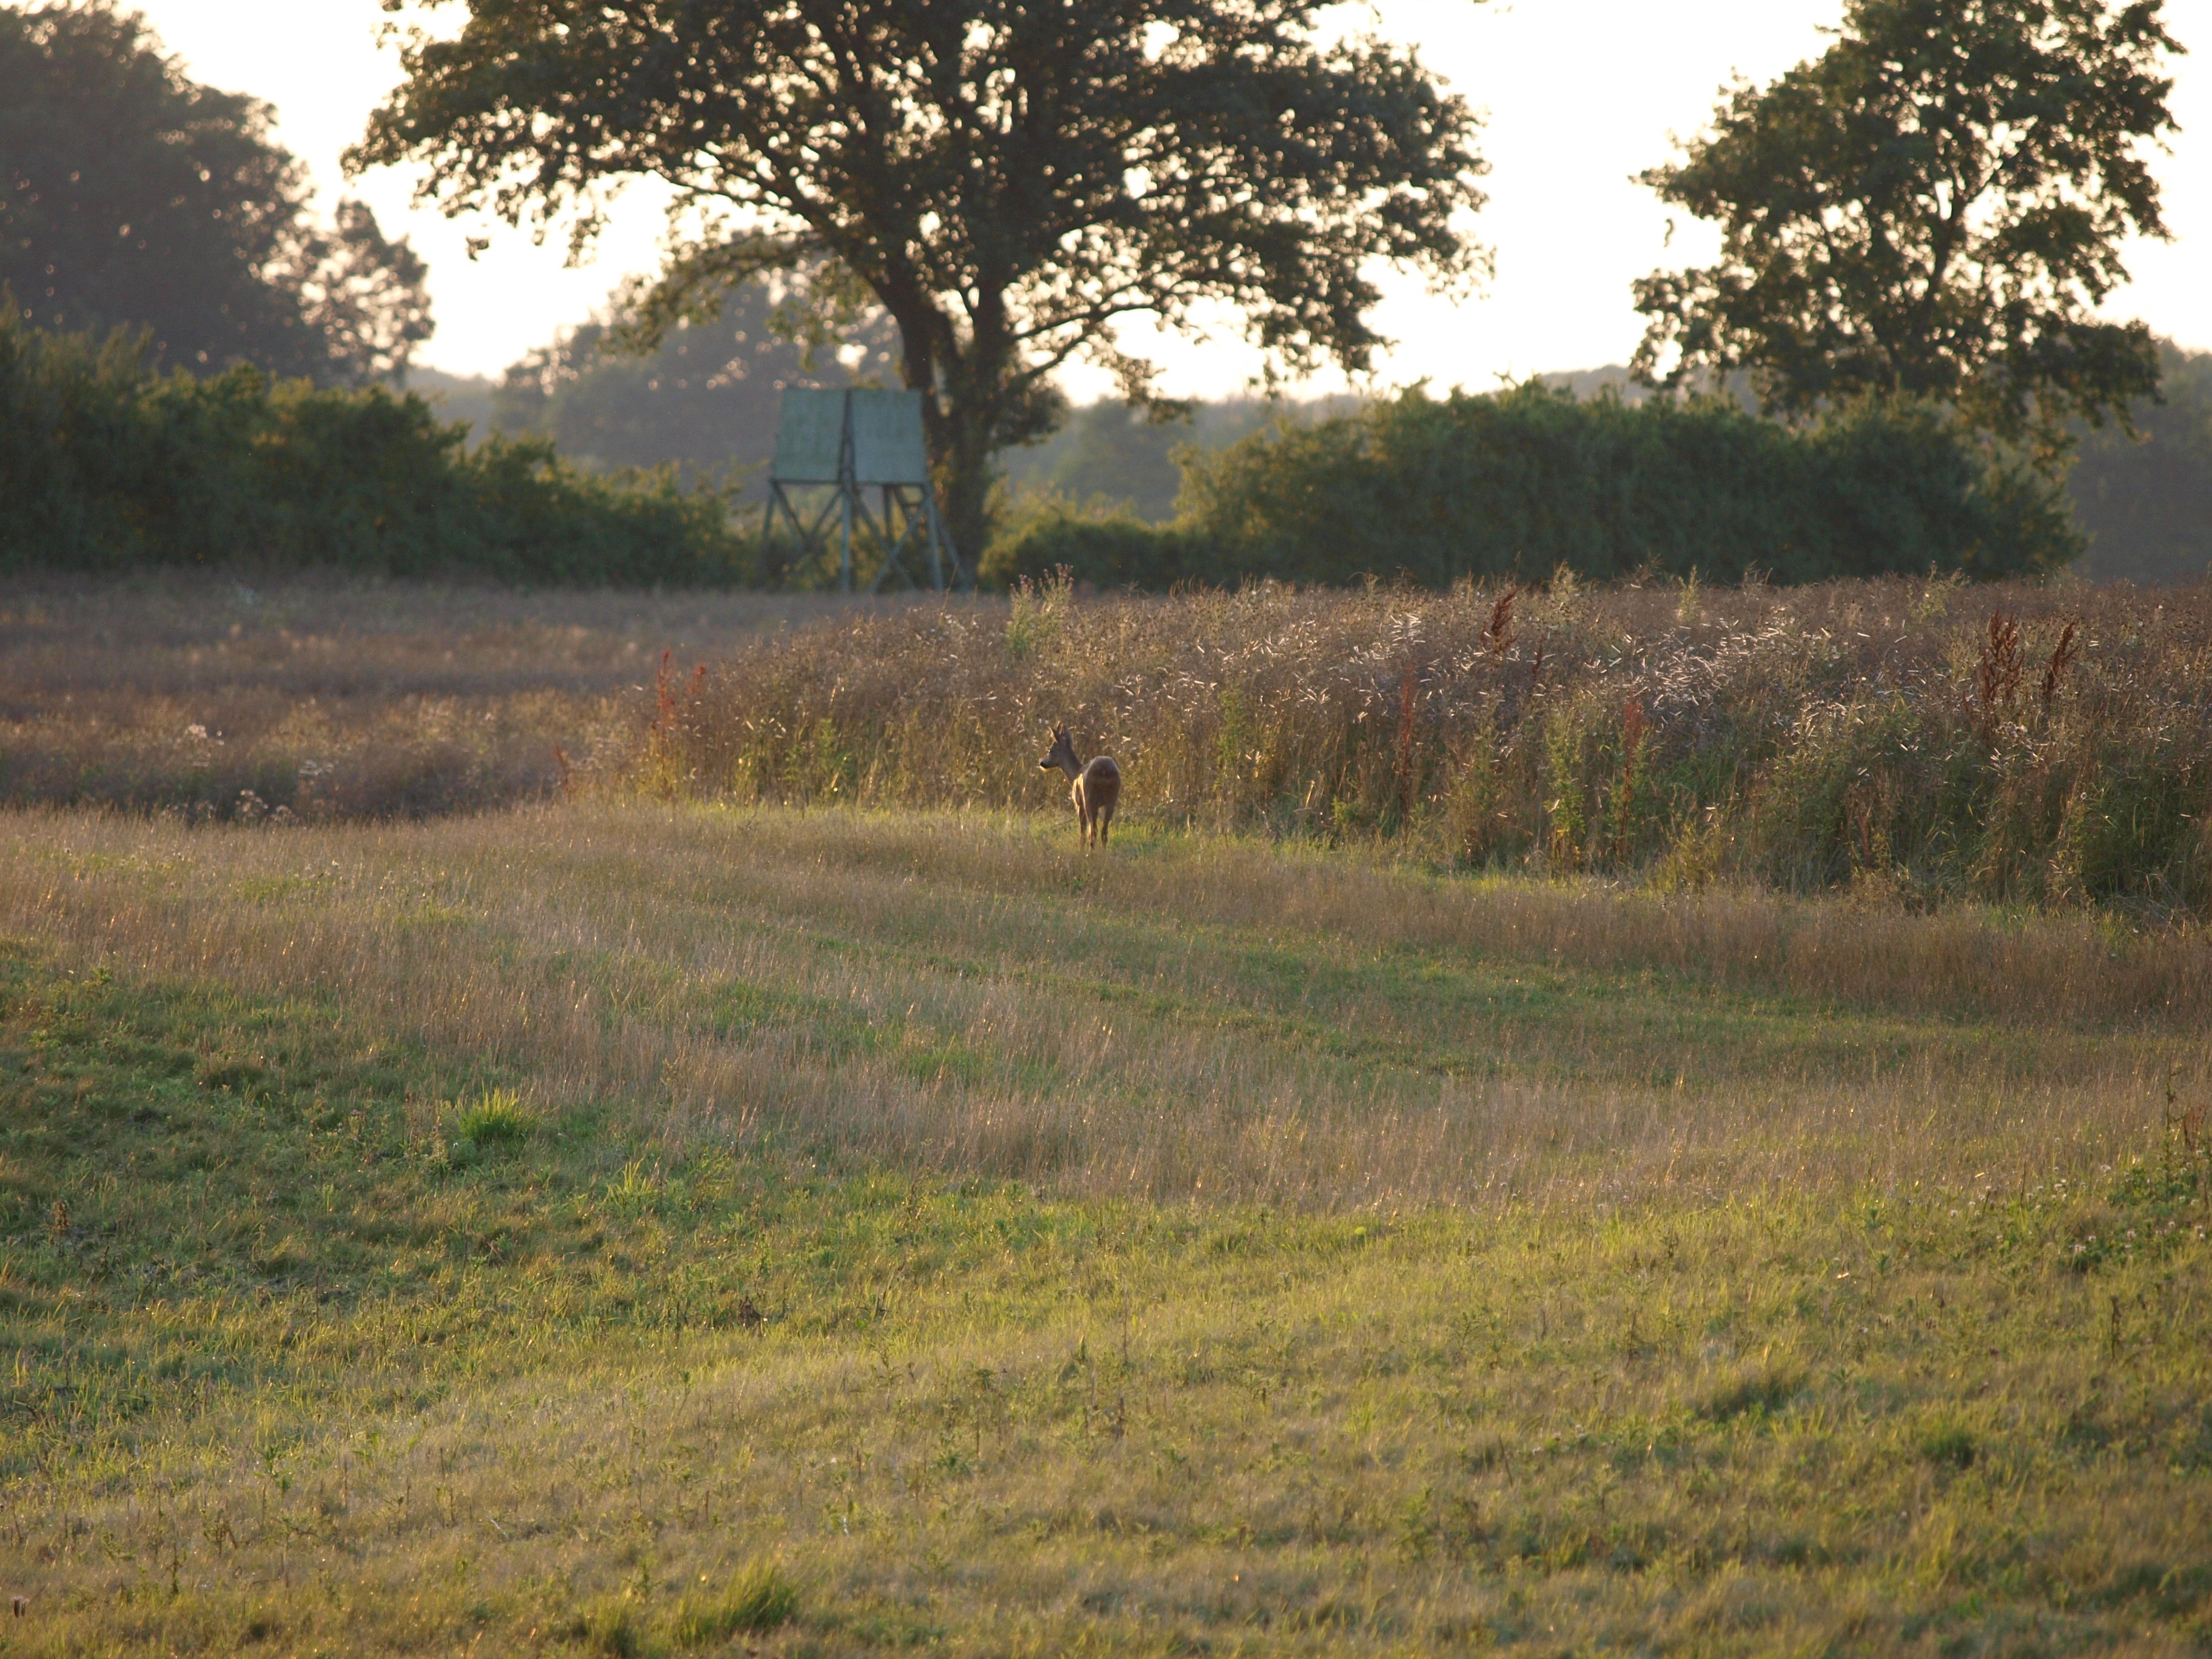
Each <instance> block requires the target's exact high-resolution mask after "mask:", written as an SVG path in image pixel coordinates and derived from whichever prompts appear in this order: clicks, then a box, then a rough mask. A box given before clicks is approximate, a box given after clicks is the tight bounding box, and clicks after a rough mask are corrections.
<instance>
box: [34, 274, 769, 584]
mask: <svg viewBox="0 0 2212 1659" xmlns="http://www.w3.org/2000/svg"><path fill="white" fill-rule="evenodd" d="M467 439H468V429H467V428H466V427H465V426H464V425H462V424H459V423H458V422H444V421H441V420H440V419H439V418H438V416H437V412H436V411H435V410H434V409H432V408H431V406H430V405H429V404H428V403H426V402H425V401H423V399H422V398H419V397H416V396H413V395H410V394H395V393H393V392H390V391H387V390H386V389H385V388H383V387H380V386H373V387H369V388H368V389H366V390H362V391H333V390H317V389H316V388H315V387H313V386H311V385H310V384H309V383H307V381H304V380H286V381H271V380H269V379H268V378H267V377H266V376H264V374H261V373H260V372H259V371H258V370H256V369H254V368H247V367H240V368H234V369H232V370H230V371H228V373H225V374H220V375H216V376H214V377H212V378H210V379H208V380H195V379H193V378H192V377H191V376H190V375H189V374H185V373H183V372H182V371H179V372H178V373H176V374H172V375H170V376H168V377H167V378H161V377H156V376H155V375H154V374H152V373H151V371H150V370H149V368H147V366H146V353H145V349H144V343H143V340H134V339H131V338H128V337H121V336H114V337H109V338H108V339H106V340H105V341H94V340H93V339H92V338H90V337H88V336H84V335H56V334H49V333H45V332H42V331H39V330H35V329H33V328H30V327H27V325H24V324H23V323H22V322H21V319H20V317H19V316H18V315H17V313H16V310H15V307H14V306H13V305H12V304H0V569H6V568H18V569H20V568H27V567H33V566H49V567H58V568H75V569H103V568H105V569H114V568H126V567H131V566H137V565H149V564H164V565H167V564H211V563H227V562H249V563H253V564H258V565H263V566H279V567H284V566H309V565H318V566H335V567H339V568H344V569H347V570H350V571H356V572H360V573H362V574H377V575H385V576H416V575H434V574H455V573H459V572H465V571H466V572H475V573H477V574H486V575H491V576H495V577H498V578H501V579H502V580H529V581H591V582H614V583H633V584H642V583H651V582H665V583H671V584H676V583H691V582H728V581H732V580H739V579H742V578H744V577H745V576H747V575H749V574H750V572H751V561H750V551H749V550H748V548H747V546H746V545H745V544H744V541H743V540H742V539H741V538H739V537H738V535H737V534H736V533H735V532H732V530H731V529H730V527H729V526H728V522H727V515H726V511H725V507H724V503H723V501H722V499H721V497H720V495H719V494H716V493H714V492H711V491H686V490H684V489H679V488H678V485H677V483H676V482H675V479H674V477H673V475H672V474H671V473H665V472H664V473H659V474H648V475H632V476H629V477H621V478H615V479H606V478H599V477H591V476H588V475H586V474H584V473H582V472H580V471H576V470H575V469H574V468H573V467H570V466H568V465H566V464H565V463H563V462H562V460H561V459H559V458H558V457H557V456H556V454H555V453H554V452H553V448H552V446H551V445H550V443H548V442H546V441H542V440H514V439H507V438H502V437H496V436H495V437H492V438H489V439H488V440H486V441H484V442H483V444H481V445H480V446H478V447H477V448H475V449H474V450H471V448H470V447H469V446H468V441H467Z"/></svg>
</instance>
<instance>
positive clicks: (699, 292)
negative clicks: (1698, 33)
mask: <svg viewBox="0 0 2212 1659" xmlns="http://www.w3.org/2000/svg"><path fill="white" fill-rule="evenodd" d="M420 3H425V4H428V3H435V0H420ZM467 7H468V14H469V15H468V18H467V21H465V23H464V24H463V25H462V27H460V28H459V31H458V32H457V33H453V35H452V38H450V39H445V40H434V39H431V38H429V37H428V35H427V34H424V33H419V32H418V33H416V34H414V35H413V36H412V38H411V39H410V40H409V41H408V43H407V45H406V47H405V51H404V64H405V69H406V76H407V78H406V81H405V82H404V84H403V85H402V86H400V87H399V88H397V89H396V90H395V91H394V92H393V94H392V97H391V99H390V100H388V101H387V102H386V105H385V106H384V107H383V108H381V109H380V110H379V111H378V112H376V113H375V115H374V117H373V118H371V121H370V124H369V129H368V134H367V136H366V137H365V138H364V139H363V141H362V143H361V144H360V145H359V146H358V147H357V148H356V149H355V150H354V151H353V152H352V154H351V155H350V157H349V162H350V165H352V166H354V167H368V166H371V165H376V164H381V163H392V162H399V161H418V162H421V163H422V164H424V166H425V167H427V169H428V173H427V177H426V179H425V182H424V184H423V186H422V189H423V193H424V195H425V197H427V198H430V199H435V200H438V201H441V202H442V203H443V204H445V206H446V208H447V210H448V211H449V212H460V211H463V210H471V209H489V210H495V211H496V212H498V213H500V214H501V215H502V216H505V217H506V218H507V220H508V221H509V222H513V223H517V224H521V223H531V224H533V225H534V226H536V227H537V228H539V229H541V230H542V229H543V228H544V227H545V226H546V225H547V224H548V223H549V222H550V221H551V220H553V219H554V218H555V217H556V216H562V215H564V214H569V213H573V215H574V219H573V233H572V234H573V236H574V239H575V240H576V241H577V242H578V243H580V242H582V241H584V240H588V239H589V237H590V236H591V235H592V234H593V232H594V231H595V230H596V228H597V227H598V224H599V213H600V210H601V207H602V205H603V204H604V202H605V192H606V191H607V190H608V189H610V188H611V187H612V185H614V184H615V183H616V182H617V181H619V180H621V179H625V178H631V177H639V176H650V177H654V178H659V179H665V180H666V181H668V182H669V183H671V184H672V185H674V186H675V187H676V189H677V191H678V225H679V226H680V227H682V233H681V234H680V235H679V236H678V239H677V241H676V245H675V247H674V251H673V252H672V253H671V258H670V259H669V261H668V264H667V266H666V269H665V271H664V273H663V275H662V277H661V280H660V283H659V285H658V287H657V288H656V289H655V291H654V292H653V295H652V297H651V303H650V305H649V306H648V307H647V309H646V310H645V312H644V313H643V314H642V316H641V329H640V330H639V335H640V337H641V339H642V340H643V341H646V342H650V341H651V340H652V339H653V337H655V335H656V334H657V333H658V332H659V331H662V330H665V327H666V326H668V325H670V324H671V323H673V322H674V321H675V320H676V319H678V318H682V317H686V316H692V317H696V316H701V315H708V314H711V313H712V312H713V309H714V306H715V304H716V302H717V301H719V299H720V296H721V295H724V294H725V293H726V292H727V291H728V290H729V289H730V286H731V284H732V283H733V282H736V281H738V280H741V279H743V278H744V277H747V276H752V275H755V274H757V273H760V272H763V271H772V270H776V271H793V270H803V269H806V268H809V267H814V268H817V269H818V270H819V272H820V273H821V276H820V280H818V281H817V282H815V283H811V284H807V285H806V286H805V295H806V297H808V298H809V299H811V301H813V302H815V303H816V305H817V310H816V314H817V316H824V317H835V316H836V315H837V314H838V313H841V312H845V313H849V311H850V310H851V309H853V308H855V307H860V306H861V305H863V304H876V305H880V306H881V307H883V309H884V311H885V312H887V313H889V314H890V317H891V319H893V320H894V321H895V322H896V324H897V325H898V329H899V333H900V338H901V353H902V356H901V364H900V368H901V374H902V378H903V379H904V380H905V382H906V384H907V385H908V386H914V387H917V388H920V389H921V390H922V391H923V392H925V394H926V396H925V399H924V406H925V410H926V418H927V427H928V435H929V441H930V449H931V455H932V459H933V465H934V467H935V469H936V471H937V472H938V476H939V489H940V492H941V494H942V495H943V497H944V499H945V508H946V512H947V516H948V518H949V520H951V529H952V532H953V534H954V537H955V539H956V540H957V541H958V542H959V543H960V544H961V546H962V547H963V550H965V551H966V552H967V553H968V554H969V556H973V554H974V553H975V550H976V549H977V548H978V547H979V546H980V545H981V537H982V530H983V526H984V522H985V501H986V496H987V491H988V488H989V483H990V463H991V457H992V455H993V453H994V452H995V451H996V450H998V449H999V448H1000V447H1004V446H1006V445H1008V444H1018V443H1022V442H1025V441H1029V440H1030V439H1032V438H1035V437H1036V436H1038V435H1041V434H1042V433H1043V432H1044V431H1047V430H1048V429H1049V428H1050V427H1051V426H1052V425H1053V423H1054V421H1055V420H1056V419H1057V418H1058V416H1059V414H1060V399H1059V398H1058V396H1057V394H1056V393H1055V392H1054V390H1053V386H1052V383H1051V381H1050V380H1049V378H1048V377H1049V376H1050V375H1051V374H1052V372H1053V371H1054V369H1055V368H1058V367H1059V366H1060V364H1062V363H1064V362H1067V361H1068V360H1069V359H1070V358H1072V357H1075V356H1088V357H1089V358H1091V359H1092V360H1094V361H1097V362H1103V363H1105V364H1107V365H1109V367H1111V368H1113V369H1115V372H1116V373H1117V374H1119V375H1120V377H1121V383H1122V386H1123V387H1124V389H1125V391H1126V392H1127V393H1128V394H1129V395H1131V396H1135V397H1140V398H1141V397H1145V396H1147V395H1149V392H1150V390H1151V386H1152V374H1153V368H1152V364H1150V363H1149V362H1146V361H1144V360H1142V359H1141V358H1139V357H1137V356H1133V355H1131V354H1129V353H1127V351H1126V350H1125V349H1123V348H1122V347H1121V345H1120V344H1118V343H1117V337H1116V334H1115V325H1117V324H1118V323H1119V322H1120V321H1121V320H1122V319H1127V318H1132V317H1137V316H1150V317H1152V318H1155V319H1162V320H1164V321H1165V322H1166V323H1168V324H1169V325H1175V326H1182V325H1188V324H1189V323H1190V321H1191V320H1192V319H1193V315H1194V312H1195V311H1197V310H1198V309H1199V308H1200V307H1203V306H1206V305H1207V304H1209V303H1212V302H1227V303H1228V304H1231V305H1233V306H1235V307H1239V308H1241V310H1242V311H1243V314H1244V316H1245V317H1246V318H1247V319H1249V326H1250V328H1251V330H1252V331H1253V332H1254V334H1255V336H1256V337H1257V339H1258V340H1259V342H1260V343H1261V345H1262V346H1263V347H1264V348H1265V349H1266V350H1267V354H1268V357H1269V361H1270V362H1273V363H1274V364H1278V365H1281V366H1284V367H1287V368H1292V369H1298V368H1305V367H1308V366H1310V365H1314V364H1317V363H1319V362H1323V361H1332V360H1333V361H1335V362H1340V363H1343V364H1346V365H1349V366H1352V367H1355V368H1356V367H1359V366H1364V364H1365V363H1366V362H1368V361H1369V359H1370V356H1371V354H1372V353H1373V351H1374V349H1375V348H1376V346H1377V345H1378V344H1379V343H1381V341H1380V337H1378V336H1377V334H1376V332H1375V331H1374V330H1373V328H1372V327H1371V326H1370V325H1369V323H1368V321H1367V319H1366V313H1367V312H1368V310H1369V308H1370V306H1371V305H1372V304H1373V302H1374V301H1375V300H1376V297H1377V295H1378V290H1377V289H1376V286H1375V283H1374V280H1373V277H1372V275H1371V270H1372V267H1373V265H1374V264H1375V263H1376V261H1378V260H1380V261H1386V262H1389V263H1393V264H1398V265H1400V266H1409V267H1413V268H1415V269H1419V270H1422V271H1424V272H1425V274H1426V275H1427V276H1429V277H1430V279H1431V281H1432V282H1435V283H1444V284H1449V283H1459V282H1462V281H1464V280H1465V279H1467V278H1468V277H1470V276H1472V275H1474V274H1475V273H1477V272H1478V271H1479V270H1480V268H1481V265H1482V256H1481V254H1480V251H1479V250H1477V249H1476V248H1474V246H1471V245H1470V244H1469V243H1468V241H1467V240H1465V239H1464V237H1463V235H1462V225H1461V222H1460V221H1461V219H1462V216H1463V215H1464V214H1466V213H1467V212H1468V211H1469V210H1473V209H1474V208H1476V207H1478V206H1479V205H1480V203H1481V201H1482V199H1483V198H1482V196H1481V193H1480V191H1479V190H1477V189H1476V187H1475V185H1474V179H1475V178H1476V177H1477V176H1478V175H1479V174H1480V173H1481V172H1482V171H1483V170H1484V169H1483V163H1482V161H1480V158H1479V157H1478V156H1477V155H1476V154H1475V152H1474V149H1472V148H1471V142H1472V138H1473V136H1474V131H1475V126H1476V120H1475V118H1474V114H1473V112H1471V111H1470V110H1469V109H1468V106H1467V104H1466V103H1465V102H1464V101H1463V100H1461V99H1459V98H1456V97H1453V96H1450V95H1449V94H1445V93H1444V92H1443V90H1442V89H1441V88H1439V87H1438V86H1437V82H1435V81H1434V80H1433V79H1432V78H1431V76H1429V74H1428V73H1427V72H1426V71H1425V70H1424V69H1423V68H1422V66H1421V65H1420V64H1419V62H1418V61H1417V60H1416V58H1414V57H1413V55H1412V54H1411V53H1410V52H1403V51H1400V50H1397V49H1395V48H1392V47H1389V46H1385V45H1383V44H1382V43H1380V42H1378V41H1376V40H1371V39H1364V38H1363V39H1355V40H1344V41H1341V42H1338V43H1334V44H1323V43H1322V40H1320V39H1319V38H1318V35H1317V31H1316V23H1317V18H1318V15H1319V13H1320V12H1321V11H1322V9H1323V8H1322V0H1066V3H1063V4H1057V5H1033V4H1029V3H1024V0H769V3H765V4H760V5H716V4H707V3H702V0H620V3H596V0H595V3H585V0H467Z"/></svg>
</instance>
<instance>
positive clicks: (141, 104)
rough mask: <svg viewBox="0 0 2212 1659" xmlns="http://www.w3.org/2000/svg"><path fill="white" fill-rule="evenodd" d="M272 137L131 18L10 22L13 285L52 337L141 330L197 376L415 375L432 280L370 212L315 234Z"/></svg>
mask: <svg viewBox="0 0 2212 1659" xmlns="http://www.w3.org/2000/svg"><path fill="white" fill-rule="evenodd" d="M309 195H310V191H309V186H308V183H307V176H306V173H305V170H304V169H303V168H302V167H301V165H300V164H299V162H298V161H296V160H295V158H294V157H293V156H292V155H289V153H287V152H286V151H285V150H284V149H282V148H281V147H279V146H278V145H277V144H276V143H274V142H273V141H272V140H271V139H270V110H269V106H267V105H265V104H264V103H262V102H260V101H259V100H257V99H252V98H247V97H243V96H241V95H240V94H236V93H228V92H219V91H217V90H216V89H215V88H212V87H207V86H203V85H201V84H199V83H198V82H195V81H193V80H192V79H191V77H190V76H188V75H186V74H185V71H184V70H183V68H182V67H181V66H180V65H179V64H178V63H177V61H176V60H175V59H174V58H170V57H168V56H167V55H166V54H164V53H163V52H162V51H161V46H160V44H159V42H158V41H156V40H155V39H154V37H153V36H152V34H151V33H149V31H148V29H147V27H146V24H145V20H144V19H143V17H141V16H140V15H137V13H135V12H125V11H121V10H118V9H117V8H116V7H115V6H113V5H112V4H110V3H106V0H95V3H90V4H71V5H43V6H34V7H31V8H27V9H25V8H21V7H13V6H6V5H0V284H5V285H6V287H7V288H8V289H9V291H11V292H12V293H13V294H14V295H15V299H16V301H17V303H18V305H19V306H20V307H21V308H22V312H23V314H24V315H25V317H26V318H27V319H28V320H30V321H32V322H33V323H36V324H38V325H41V326H44V327H48V328H58V329H70V330H81V329H94V330H107V329H113V328H125V329H141V328H143V329H145V330H147V331H149V332H150V333H151V335H152V337H153V342H154V347H155V351H156V352H157V353H158V354H159V356H160V358H161V361H163V362H167V363H169V364H172V365H180V366H182V367H185V368H192V369H194V370H199V369H220V368H224V367H226V366H228V364H230V363H233V362H252V363H257V364H258V365H260V366H261V367H262V368H266V369H268V370H270V371H271V372H272V373H275V374H307V375H312V376H313V377H314V378H315V379H317V380H324V381H347V380H367V379H371V378H375V377H378V376H382V375H387V374H392V373H394V372H395V371H398V370H399V369H401V368H404V366H405V363H406V361H407V358H408V356H409V354H410V352H411V351H412V350H413V349H414V347H415V346H416V344H417V343H419V342H420V341H422V340H423V339H425V338H427V337H428V335H429V332H430V322H429V306H428V299H427V297H426V295H424V292H423V277H424V276H425V274H426V273H425V270H424V267H423V264H422V260H421V259H419V258H416V255H415V253H414V252H412V250H410V248H409V247H408V246H407V245H406V244H405V243H404V241H402V242H397V243H395V242H392V241H389V240H386V238H385V237H384V235H383V234H381V232H380V230H379V229H378V228H377V223H376V219H375V216H374V214H372V213H371V212H370V211H369V210H368V208H367V207H365V206H363V205H362V204H360V203H358V202H346V203H342V204H340V206H339V209H338V212H337V222H336V223H335V224H334V225H332V226H330V227H327V228H326V227H325V226H322V225H320V224H319V223H317V222H315V220H314V219H313V216H311V215H310V213H309V211H308V198H309Z"/></svg>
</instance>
